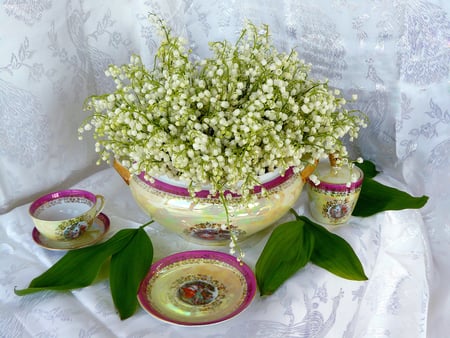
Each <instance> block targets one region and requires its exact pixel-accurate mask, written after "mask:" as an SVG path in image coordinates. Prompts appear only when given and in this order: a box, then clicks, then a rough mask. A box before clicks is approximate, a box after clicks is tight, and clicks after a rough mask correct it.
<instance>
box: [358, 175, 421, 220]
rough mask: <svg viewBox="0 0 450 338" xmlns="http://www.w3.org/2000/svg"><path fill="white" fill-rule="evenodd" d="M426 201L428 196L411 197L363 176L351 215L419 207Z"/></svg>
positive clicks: (364, 215)
mask: <svg viewBox="0 0 450 338" xmlns="http://www.w3.org/2000/svg"><path fill="white" fill-rule="evenodd" d="M427 201H428V196H422V197H413V196H411V195H409V194H408V193H406V192H404V191H400V190H398V189H395V188H392V187H388V186H386V185H383V184H381V183H379V182H377V181H375V180H373V179H372V178H370V177H365V178H364V180H363V184H362V187H361V192H360V194H359V198H358V202H357V203H356V206H355V209H354V210H353V213H352V215H353V216H360V217H368V216H372V215H374V214H376V213H378V212H382V211H386V210H402V209H420V208H422V207H423V206H424V205H425V204H426V203H427Z"/></svg>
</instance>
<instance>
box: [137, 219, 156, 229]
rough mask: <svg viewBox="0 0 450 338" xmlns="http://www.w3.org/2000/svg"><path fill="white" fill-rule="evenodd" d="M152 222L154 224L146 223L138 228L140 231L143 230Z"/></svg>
mask: <svg viewBox="0 0 450 338" xmlns="http://www.w3.org/2000/svg"><path fill="white" fill-rule="evenodd" d="M153 222H154V220H151V221H148V222H147V223H145V224H142V225H141V226H140V227H139V228H140V229H143V228H145V227H146V226H147V225H150V224H152V223H153Z"/></svg>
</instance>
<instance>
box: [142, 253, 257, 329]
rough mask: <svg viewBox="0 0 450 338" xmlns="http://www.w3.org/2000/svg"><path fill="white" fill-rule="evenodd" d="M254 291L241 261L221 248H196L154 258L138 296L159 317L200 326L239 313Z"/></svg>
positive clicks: (249, 275)
mask: <svg viewBox="0 0 450 338" xmlns="http://www.w3.org/2000/svg"><path fill="white" fill-rule="evenodd" d="M255 292H256V279H255V275H254V274H253V272H252V270H251V269H250V267H248V266H247V265H246V264H242V265H241V264H240V263H239V262H238V261H237V260H236V257H234V256H231V255H228V254H226V253H222V252H215V251H208V250H197V251H186V252H180V253H176V254H173V255H171V256H168V257H165V258H163V259H161V260H160V261H158V262H156V263H154V264H153V265H152V266H151V269H150V271H149V272H148V273H147V275H146V277H145V278H144V280H143V281H142V283H141V285H140V288H139V291H138V301H139V303H140V304H141V306H142V307H143V308H144V310H146V311H147V312H148V313H149V314H151V315H153V316H154V317H155V318H157V319H159V320H162V321H164V322H167V323H171V324H176V325H181V326H195V325H197V326H199V325H210V324H215V323H218V322H222V321H224V320H228V319H230V318H232V317H234V316H236V315H238V314H239V313H240V312H242V311H243V310H244V309H245V308H247V307H248V306H249V305H250V303H251V301H252V300H253V297H254V296H255Z"/></svg>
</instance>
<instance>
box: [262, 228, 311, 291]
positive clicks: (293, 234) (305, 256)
mask: <svg viewBox="0 0 450 338" xmlns="http://www.w3.org/2000/svg"><path fill="white" fill-rule="evenodd" d="M313 247H314V237H313V235H312V233H311V232H310V231H308V229H306V228H305V227H304V224H303V222H302V221H292V222H288V223H284V224H282V225H280V226H278V227H277V228H276V229H275V230H274V231H273V232H272V234H271V236H270V237H269V240H268V241H267V243H266V245H265V247H264V249H263V251H262V253H261V255H260V257H259V259H258V261H257V262H256V266H255V274H256V280H257V282H258V287H259V291H260V294H261V295H270V294H272V293H274V292H275V291H276V290H277V289H278V287H280V286H281V284H283V283H284V282H285V281H286V280H287V279H288V278H289V277H291V276H292V275H293V274H294V273H296V272H297V271H298V270H299V269H301V268H302V267H304V266H305V265H306V264H307V263H308V261H309V259H310V256H311V253H312V251H313Z"/></svg>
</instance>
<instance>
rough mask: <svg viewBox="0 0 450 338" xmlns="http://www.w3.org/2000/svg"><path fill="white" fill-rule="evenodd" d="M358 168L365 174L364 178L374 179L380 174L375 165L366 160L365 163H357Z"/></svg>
mask: <svg viewBox="0 0 450 338" xmlns="http://www.w3.org/2000/svg"><path fill="white" fill-rule="evenodd" d="M356 166H357V167H359V168H360V169H361V170H362V171H363V172H364V177H368V178H373V177H375V176H377V175H378V173H379V171H378V170H377V168H376V167H375V164H374V163H373V162H370V161H368V160H365V161H364V162H363V163H356Z"/></svg>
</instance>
